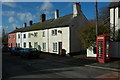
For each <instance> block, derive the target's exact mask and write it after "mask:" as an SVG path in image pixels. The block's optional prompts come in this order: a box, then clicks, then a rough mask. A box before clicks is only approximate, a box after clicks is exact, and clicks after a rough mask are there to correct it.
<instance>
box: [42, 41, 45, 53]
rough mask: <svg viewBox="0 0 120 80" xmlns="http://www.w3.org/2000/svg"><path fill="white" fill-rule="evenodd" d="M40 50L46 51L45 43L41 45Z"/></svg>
mask: <svg viewBox="0 0 120 80" xmlns="http://www.w3.org/2000/svg"><path fill="white" fill-rule="evenodd" d="M42 49H43V51H46V43H45V42H44V43H43V44H42Z"/></svg>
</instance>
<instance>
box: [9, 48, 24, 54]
mask: <svg viewBox="0 0 120 80" xmlns="http://www.w3.org/2000/svg"><path fill="white" fill-rule="evenodd" d="M22 49H23V48H17V47H14V48H11V55H20V53H21V52H20V50H22Z"/></svg>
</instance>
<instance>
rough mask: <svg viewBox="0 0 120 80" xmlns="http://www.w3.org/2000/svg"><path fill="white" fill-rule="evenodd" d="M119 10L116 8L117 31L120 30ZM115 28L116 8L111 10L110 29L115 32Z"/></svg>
mask: <svg viewBox="0 0 120 80" xmlns="http://www.w3.org/2000/svg"><path fill="white" fill-rule="evenodd" d="M119 22H120V18H119V8H118V7H116V8H115V31H117V30H118V29H120V23H119ZM113 26H114V8H110V28H111V30H113Z"/></svg>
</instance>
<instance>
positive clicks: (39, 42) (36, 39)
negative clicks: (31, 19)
mask: <svg viewBox="0 0 120 80" xmlns="http://www.w3.org/2000/svg"><path fill="white" fill-rule="evenodd" d="M36 32H37V33H38V35H37V37H35V36H34V33H36ZM29 34H33V35H31V36H30V37H28V46H29V42H31V46H32V48H35V45H34V43H35V42H37V43H38V47H37V49H38V50H40V51H41V44H42V35H41V30H37V31H29V32H28V36H29Z"/></svg>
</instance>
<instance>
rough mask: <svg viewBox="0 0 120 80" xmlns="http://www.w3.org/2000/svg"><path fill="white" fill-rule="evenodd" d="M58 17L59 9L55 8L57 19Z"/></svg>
mask: <svg viewBox="0 0 120 80" xmlns="http://www.w3.org/2000/svg"><path fill="white" fill-rule="evenodd" d="M58 17H59V10H58V9H56V10H55V19H57V18H58Z"/></svg>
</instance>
